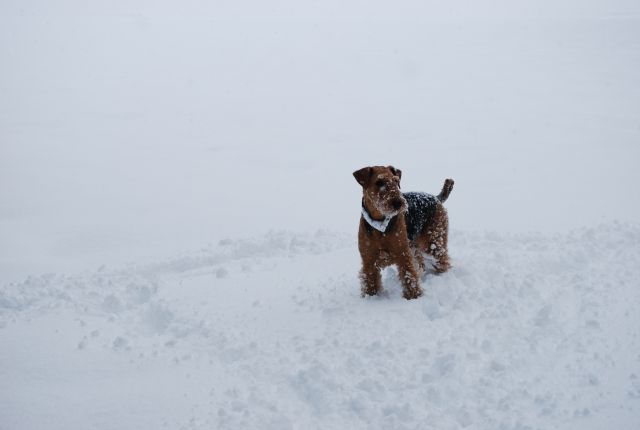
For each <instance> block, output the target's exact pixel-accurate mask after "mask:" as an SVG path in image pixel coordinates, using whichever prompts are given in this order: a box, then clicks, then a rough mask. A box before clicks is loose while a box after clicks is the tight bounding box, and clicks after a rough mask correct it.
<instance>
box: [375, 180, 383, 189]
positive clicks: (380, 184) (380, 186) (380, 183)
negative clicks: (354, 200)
mask: <svg viewBox="0 0 640 430" xmlns="http://www.w3.org/2000/svg"><path fill="white" fill-rule="evenodd" d="M376 185H377V187H378V188H382V187H384V181H383V180H382V179H378V180H377V181H376Z"/></svg>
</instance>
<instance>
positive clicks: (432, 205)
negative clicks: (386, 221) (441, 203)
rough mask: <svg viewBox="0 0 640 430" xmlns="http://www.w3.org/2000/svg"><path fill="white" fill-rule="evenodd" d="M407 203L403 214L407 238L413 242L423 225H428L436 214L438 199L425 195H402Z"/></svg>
mask: <svg viewBox="0 0 640 430" xmlns="http://www.w3.org/2000/svg"><path fill="white" fill-rule="evenodd" d="M402 195H403V197H404V198H405V200H406V201H407V211H406V212H405V214H404V219H405V222H406V223H407V236H408V237H409V240H414V239H415V238H416V237H418V235H419V234H420V233H422V229H423V228H424V226H425V225H427V224H430V223H431V221H432V219H433V215H434V214H435V213H436V206H437V205H438V198H437V197H436V196H434V195H432V194H427V193H416V192H412V193H402Z"/></svg>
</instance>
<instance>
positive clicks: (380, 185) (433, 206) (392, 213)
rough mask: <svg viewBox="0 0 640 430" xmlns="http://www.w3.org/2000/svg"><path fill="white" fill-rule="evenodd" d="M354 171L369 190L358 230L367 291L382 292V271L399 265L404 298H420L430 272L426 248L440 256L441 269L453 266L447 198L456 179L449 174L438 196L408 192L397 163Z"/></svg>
mask: <svg viewBox="0 0 640 430" xmlns="http://www.w3.org/2000/svg"><path fill="white" fill-rule="evenodd" d="M353 176H354V177H355V178H356V180H357V181H358V183H359V184H360V185H362V193H363V196H362V216H361V217H360V230H359V231H358V248H359V249H360V256H361V257H362V271H361V272H360V279H361V281H362V295H363V296H364V295H365V294H367V295H370V296H372V295H375V294H378V293H380V292H381V291H382V280H381V277H380V270H381V269H383V268H385V267H387V266H390V265H392V264H395V265H396V266H398V275H399V277H400V282H401V283H402V287H403V290H404V291H403V294H402V295H403V296H404V298H405V299H407V300H409V299H415V298H417V297H420V296H421V295H422V288H420V275H421V274H422V273H424V272H425V271H426V266H425V260H424V254H423V253H426V254H428V255H431V256H432V257H433V258H434V259H435V264H434V268H435V270H436V271H437V272H439V273H441V272H446V271H447V270H448V269H449V268H450V267H451V265H450V263H449V254H448V252H447V236H448V230H449V218H448V216H447V211H446V209H445V208H444V206H443V205H442V203H444V202H445V200H447V197H449V194H450V193H451V190H452V189H453V180H452V179H446V180H445V181H444V186H443V187H442V191H441V192H440V194H439V195H438V196H433V195H431V194H427V193H402V192H401V191H400V178H401V176H402V172H401V171H400V170H399V169H396V168H395V167H393V166H387V167H383V166H373V167H364V168H362V169H360V170H358V171H356V172H353Z"/></svg>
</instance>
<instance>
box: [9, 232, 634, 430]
mask: <svg viewBox="0 0 640 430" xmlns="http://www.w3.org/2000/svg"><path fill="white" fill-rule="evenodd" d="M452 239H453V240H452V244H451V248H452V250H453V254H454V265H455V267H454V269H453V270H452V271H451V272H449V273H447V274H444V275H439V276H436V275H427V276H426V278H425V279H424V285H425V291H426V294H425V296H424V297H423V298H421V299H419V300H415V301H411V302H408V301H406V300H404V299H402V298H401V291H400V289H401V287H400V285H399V284H398V282H397V281H396V277H395V273H394V271H393V270H389V271H387V272H386V273H385V276H384V277H383V278H384V283H385V288H386V294H385V295H384V296H382V297H378V298H368V299H362V298H361V297H360V296H359V287H358V282H357V276H356V275H357V274H356V271H355V270H354V269H355V268H356V267H357V265H358V257H357V255H356V253H355V252H354V247H355V238H354V237H353V236H347V237H343V236H342V235H336V234H331V233H328V232H325V231H318V232H317V233H315V234H310V235H299V234H293V233H289V232H272V233H270V234H268V235H266V236H264V237H261V238H256V239H253V240H227V241H223V242H221V243H220V244H217V245H215V246H212V247H208V248H205V249H202V250H201V251H199V252H197V253H193V254H188V255H184V256H181V257H178V258H175V259H172V260H167V261H163V262H159V263H155V264H150V265H140V266H130V267H125V268H113V269H112V268H107V267H105V268H101V269H99V270H97V271H95V272H87V273H84V274H79V275H73V276H69V275H56V274H51V275H45V276H41V277H32V278H29V279H27V280H26V281H24V282H22V283H19V284H12V285H9V286H7V287H5V288H4V289H3V291H2V295H0V310H1V313H0V315H1V318H2V319H1V320H0V325H1V327H2V329H1V330H0V343H1V344H2V345H3V348H2V351H1V352H0V364H1V366H0V379H1V380H2V381H3V390H2V391H1V392H0V405H1V406H0V416H2V417H3V420H2V421H3V425H4V427H3V428H8V429H20V428H42V427H47V428H51V429H54V428H55V429H58V428H59V429H69V428H78V429H79V428H105V429H139V428H197V429H205V428H229V429H237V428H260V429H284V428H336V429H337V428H354V429H356V428H363V429H365V428H394V429H395V428H397V429H404V428H413V429H457V428H476V429H499V428H500V429H525V428H543V429H548V428H563V429H599V428H603V427H605V426H607V427H609V426H611V427H612V428H617V429H632V428H634V425H635V424H637V423H638V419H639V418H640V379H639V377H640V371H639V370H640V366H639V363H640V339H639V338H638V327H640V316H639V314H638V312H637V305H638V303H639V301H640V289H639V288H638V279H640V228H638V226H637V225H629V224H618V223H615V224H613V225H601V226H599V227H597V228H592V229H583V230H577V231H573V232H571V233H568V234H564V235H554V236H547V235H541V234H518V235H504V234H498V233H485V234H482V233H471V232H462V231H454V232H453V234H452Z"/></svg>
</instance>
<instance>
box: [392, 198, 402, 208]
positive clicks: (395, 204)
mask: <svg viewBox="0 0 640 430" xmlns="http://www.w3.org/2000/svg"><path fill="white" fill-rule="evenodd" d="M391 205H392V206H393V208H394V209H395V210H398V209H400V208H401V207H402V200H400V199H395V200H393V201H392V202H391Z"/></svg>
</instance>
